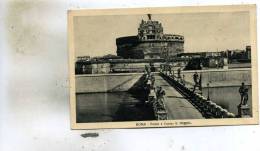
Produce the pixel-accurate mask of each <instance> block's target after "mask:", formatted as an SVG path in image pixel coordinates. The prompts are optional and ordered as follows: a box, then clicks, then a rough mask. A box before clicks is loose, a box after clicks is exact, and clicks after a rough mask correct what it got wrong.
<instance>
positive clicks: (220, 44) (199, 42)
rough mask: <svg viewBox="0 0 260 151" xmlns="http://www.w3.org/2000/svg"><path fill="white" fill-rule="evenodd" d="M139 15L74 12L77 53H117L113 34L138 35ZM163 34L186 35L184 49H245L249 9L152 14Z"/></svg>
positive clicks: (98, 54) (99, 54)
mask: <svg viewBox="0 0 260 151" xmlns="http://www.w3.org/2000/svg"><path fill="white" fill-rule="evenodd" d="M142 19H144V20H147V19H148V17H147V15H146V14H141V15H105V16H80V17H79V16H77V17H75V18H74V43H75V53H76V56H84V55H89V56H91V57H93V56H102V55H106V54H116V38H118V37H123V36H133V35H137V33H138V31H137V30H138V27H139V24H140V22H141V20H142ZM152 20H157V21H159V22H161V23H162V26H163V29H164V34H180V35H183V36H184V38H185V42H184V52H202V51H222V50H226V49H244V48H245V47H246V45H250V21H249V12H221V13H219V12H216V13H214V12H211V13H184V14H152Z"/></svg>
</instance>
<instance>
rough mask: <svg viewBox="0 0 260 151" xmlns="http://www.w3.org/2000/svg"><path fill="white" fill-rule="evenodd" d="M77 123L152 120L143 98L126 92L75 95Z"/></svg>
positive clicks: (150, 112) (151, 112)
mask: <svg viewBox="0 0 260 151" xmlns="http://www.w3.org/2000/svg"><path fill="white" fill-rule="evenodd" d="M76 99H77V101H76V102H77V122H78V123H82V122H111V121H144V120H154V116H153V111H152V109H151V108H149V107H146V106H144V105H143V102H144V101H143V100H144V98H143V97H142V96H135V95H133V94H131V93H128V92H117V93H86V94H77V95H76Z"/></svg>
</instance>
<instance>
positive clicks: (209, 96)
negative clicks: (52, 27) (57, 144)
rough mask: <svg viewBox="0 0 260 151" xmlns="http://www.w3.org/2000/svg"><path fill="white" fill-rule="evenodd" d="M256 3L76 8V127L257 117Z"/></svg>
mask: <svg viewBox="0 0 260 151" xmlns="http://www.w3.org/2000/svg"><path fill="white" fill-rule="evenodd" d="M255 9H256V7H255V5H234V6H200V7H172V8H138V9H137V8H136V9H104V10H101V9H100V10H84V9H82V10H69V11H68V43H69V58H70V63H69V64H70V66H69V70H70V110H71V127H72V129H98V128H144V127H179V126H214V125H216V126H217V125H244V124H257V123H258V94H257V89H258V86H257V58H256V53H257V49H256V10H255Z"/></svg>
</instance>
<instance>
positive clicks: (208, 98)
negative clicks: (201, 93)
mask: <svg viewBox="0 0 260 151" xmlns="http://www.w3.org/2000/svg"><path fill="white" fill-rule="evenodd" d="M207 88H208V97H207V100H208V101H209V100H210V97H209V83H207Z"/></svg>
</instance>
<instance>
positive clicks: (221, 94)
mask: <svg viewBox="0 0 260 151" xmlns="http://www.w3.org/2000/svg"><path fill="white" fill-rule="evenodd" d="M238 89H239V87H238V86H230V87H211V88H210V89H209V96H210V99H211V100H212V101H213V102H215V103H217V104H218V105H220V106H222V107H223V108H225V109H227V110H228V111H230V112H232V113H234V114H235V115H237V113H238V110H237V105H238V104H239V103H240V94H239V93H238ZM202 93H203V96H205V97H207V95H208V88H203V90H202ZM248 95H249V100H248V104H249V106H250V108H251V110H252V103H251V102H252V90H251V87H249V92H248ZM76 99H77V101H76V102H77V122H78V123H82V122H83V123H87V122H111V121H145V120H154V116H153V111H152V109H151V108H149V107H146V106H144V105H143V102H144V101H143V100H144V98H143V97H142V96H135V95H133V94H131V93H129V92H117V93H86V94H77V95H76Z"/></svg>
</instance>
